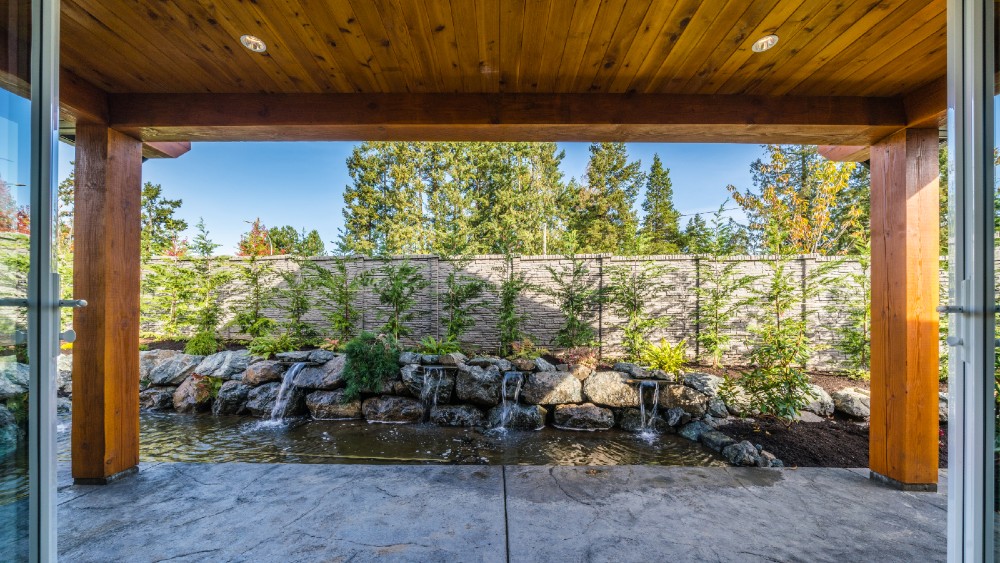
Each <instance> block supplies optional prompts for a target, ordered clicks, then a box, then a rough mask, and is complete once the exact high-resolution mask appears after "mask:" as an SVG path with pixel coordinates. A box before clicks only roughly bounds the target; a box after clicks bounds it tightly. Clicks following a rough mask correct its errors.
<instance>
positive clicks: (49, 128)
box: [0, 0, 59, 561]
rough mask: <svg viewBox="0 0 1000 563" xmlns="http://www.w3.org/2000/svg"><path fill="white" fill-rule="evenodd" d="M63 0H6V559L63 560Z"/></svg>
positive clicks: (2, 161)
mask: <svg viewBox="0 0 1000 563" xmlns="http://www.w3.org/2000/svg"><path fill="white" fill-rule="evenodd" d="M57 41H58V2H57V1H52V0H0V553H2V555H0V559H3V560H11V561H20V560H27V559H30V560H33V561H47V560H54V559H55V555H56V553H55V526H54V512H55V494H56V487H55V400H56V396H55V389H56V387H55V356H56V354H57V353H58V342H57V341H58V331H57V324H56V322H55V319H56V318H57V313H58V305H59V304H58V301H57V299H56V296H57V295H58V293H57V287H58V279H57V278H56V277H55V276H54V274H53V271H54V262H53V259H52V255H53V253H52V241H53V236H52V235H53V232H52V217H53V204H54V186H55V184H54V183H53V158H52V156H53V150H54V146H55V142H56V135H55V133H56V126H57V125H58V123H57V116H58V112H57V109H56V106H55V104H56V101H57V91H56V80H55V77H56V73H57V59H56V57H57V55H58V42H57Z"/></svg>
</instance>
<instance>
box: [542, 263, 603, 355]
mask: <svg viewBox="0 0 1000 563" xmlns="http://www.w3.org/2000/svg"><path fill="white" fill-rule="evenodd" d="M565 259H566V260H568V261H569V264H568V265H567V266H566V267H563V268H562V269H560V270H557V269H555V268H553V267H551V266H546V270H548V272H549V275H550V276H551V278H552V286H553V287H552V288H550V289H547V290H546V293H548V294H549V295H550V296H552V297H553V298H555V300H556V301H557V302H558V303H559V311H560V312H561V313H562V314H563V317H564V319H565V320H564V321H563V325H562V326H561V327H560V328H559V332H557V333H556V337H555V340H554V341H553V344H555V345H556V346H559V347H561V348H576V347H580V346H590V345H592V344H593V342H594V329H593V327H592V326H591V324H590V319H591V318H592V317H593V315H594V308H595V307H596V306H597V305H598V304H599V303H600V300H601V292H600V289H599V287H598V284H597V279H596V278H594V277H593V276H591V275H590V268H588V267H587V264H586V262H584V261H583V260H582V259H580V258H577V257H576V255H574V254H570V255H567V256H566V257H565Z"/></svg>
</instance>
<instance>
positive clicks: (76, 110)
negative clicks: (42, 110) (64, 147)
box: [59, 69, 108, 125]
mask: <svg viewBox="0 0 1000 563" xmlns="http://www.w3.org/2000/svg"><path fill="white" fill-rule="evenodd" d="M59 109H60V115H61V117H62V120H63V121H65V122H67V123H71V124H74V125H75V124H76V123H80V122H84V123H107V122H108V95H107V93H105V92H104V90H101V89H100V88H97V87H96V86H94V85H93V84H91V83H89V82H87V81H86V80H84V79H82V78H80V77H79V76H77V75H75V74H73V73H72V72H70V71H68V70H66V69H62V70H61V71H60V72H59Z"/></svg>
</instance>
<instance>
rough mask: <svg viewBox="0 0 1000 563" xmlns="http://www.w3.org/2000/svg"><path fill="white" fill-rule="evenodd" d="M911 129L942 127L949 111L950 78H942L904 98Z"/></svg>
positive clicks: (907, 119) (908, 123)
mask: <svg viewBox="0 0 1000 563" xmlns="http://www.w3.org/2000/svg"><path fill="white" fill-rule="evenodd" d="M903 107H905V108H906V121H907V125H908V126H909V127H913V128H925V127H941V126H942V125H944V121H945V117H946V114H947V111H948V77H947V76H942V77H941V78H939V79H937V80H935V81H933V82H931V83H930V84H927V85H926V86H924V87H922V88H919V89H917V90H914V91H913V92H910V93H909V94H907V95H905V96H903Z"/></svg>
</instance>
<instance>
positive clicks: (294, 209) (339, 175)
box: [59, 142, 763, 254]
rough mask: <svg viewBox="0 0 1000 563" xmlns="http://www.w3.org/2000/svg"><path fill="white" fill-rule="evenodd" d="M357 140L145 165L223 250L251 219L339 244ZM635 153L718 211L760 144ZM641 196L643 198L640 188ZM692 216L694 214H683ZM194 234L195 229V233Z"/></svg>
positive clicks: (218, 146) (569, 146)
mask: <svg viewBox="0 0 1000 563" xmlns="http://www.w3.org/2000/svg"><path fill="white" fill-rule="evenodd" d="M353 146H354V143H289V142H286V143H195V144H194V145H193V146H192V148H191V152H189V153H187V154H185V155H184V156H182V157H180V158H178V159H175V160H171V159H158V160H149V161H147V162H146V163H145V164H143V169H142V174H143V180H144V181H150V182H153V183H157V184H161V185H162V186H163V190H164V194H165V195H166V197H168V198H171V199H177V198H180V199H182V200H183V201H184V204H183V205H182V206H181V208H180V211H179V213H178V214H179V215H180V217H181V218H183V219H185V220H187V222H188V224H189V225H190V226H191V228H192V229H191V230H193V227H194V225H195V223H197V221H198V218H199V217H204V219H205V223H206V225H207V226H208V230H209V232H210V234H211V237H212V239H214V240H215V242H217V243H219V244H222V245H223V246H222V247H221V248H220V249H219V252H223V253H227V254H230V253H232V252H234V250H235V248H236V244H237V242H238V241H239V237H240V234H241V233H243V232H244V231H246V230H247V229H248V225H247V224H246V223H245V221H252V220H253V219H255V218H257V217H260V219H261V220H262V221H263V222H264V224H265V225H268V226H281V225H292V226H293V227H295V228H297V229H301V228H302V227H305V228H306V229H307V230H311V229H317V230H318V231H319V233H320V235H321V236H322V237H323V241H324V242H325V243H326V244H327V248H328V249H330V248H332V246H333V244H332V241H335V240H336V239H337V237H338V233H339V229H340V228H341V227H342V226H343V224H344V221H343V214H342V209H343V202H344V199H343V196H344V188H345V186H347V185H348V184H349V183H350V177H349V176H348V175H347V166H346V160H347V156H348V155H349V154H350V152H351V148H352V147H353ZM588 146H589V145H588V144H587V143H560V147H561V148H563V149H565V151H566V158H565V159H564V160H563V165H562V169H563V172H564V173H565V174H566V178H567V179H569V178H570V177H576V178H581V177H582V176H583V174H584V170H585V169H586V166H587V157H588V152H587V147H588ZM59 149H60V150H59V177H60V178H65V177H66V175H68V174H69V171H70V162H71V161H72V160H73V147H71V146H69V145H65V144H60V147H59ZM628 151H629V157H630V158H632V159H639V160H641V161H642V166H643V169H644V170H647V171H648V169H649V165H650V163H651V162H652V158H653V154H654V153H659V155H660V158H661V159H663V163H664V165H665V166H666V167H668V168H670V177H671V179H672V180H673V185H674V203H675V205H676V207H677V209H678V210H679V211H680V212H681V213H683V214H693V213H711V212H714V211H715V210H716V209H717V208H718V207H719V205H720V204H721V203H723V202H724V201H725V200H726V198H727V192H726V185H728V184H733V185H735V186H737V187H739V188H744V189H745V188H747V187H749V186H750V185H751V176H750V163H751V162H753V161H754V160H756V159H757V158H760V157H761V155H762V154H763V150H762V148H761V147H760V146H759V145H695V144H659V143H657V144H654V143H630V144H629V145H628ZM639 201H640V202H641V201H642V195H641V194H640V197H639ZM682 222H683V223H686V222H687V218H682ZM189 234H190V233H189Z"/></svg>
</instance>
